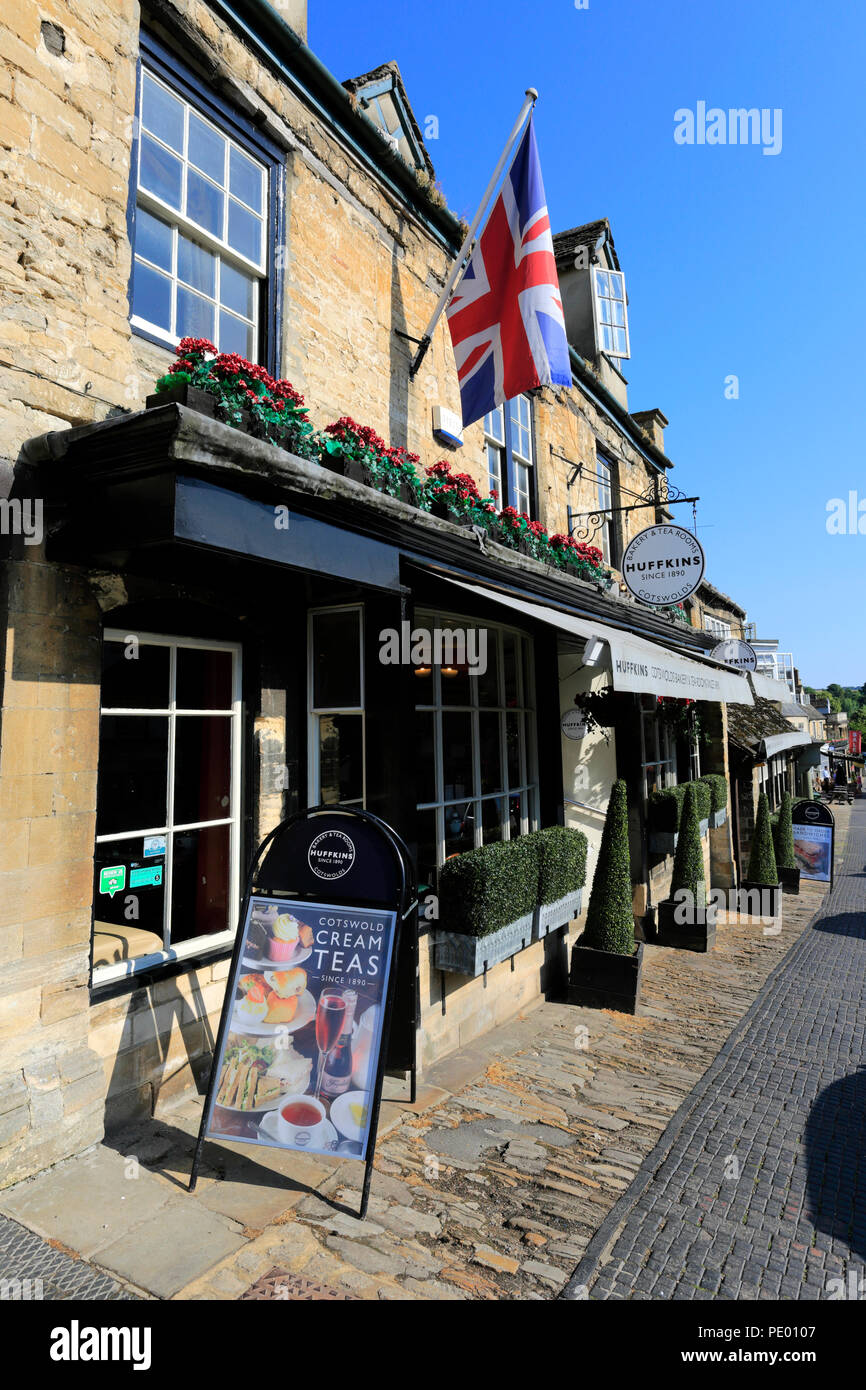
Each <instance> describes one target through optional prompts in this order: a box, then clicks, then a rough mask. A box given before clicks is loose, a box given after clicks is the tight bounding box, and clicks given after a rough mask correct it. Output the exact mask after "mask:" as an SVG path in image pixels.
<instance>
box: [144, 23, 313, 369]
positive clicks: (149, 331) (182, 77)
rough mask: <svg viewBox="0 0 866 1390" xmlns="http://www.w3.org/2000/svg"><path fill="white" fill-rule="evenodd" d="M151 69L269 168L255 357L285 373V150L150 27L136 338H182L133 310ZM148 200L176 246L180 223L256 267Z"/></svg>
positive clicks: (162, 341)
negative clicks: (150, 323)
mask: <svg viewBox="0 0 866 1390" xmlns="http://www.w3.org/2000/svg"><path fill="white" fill-rule="evenodd" d="M145 68H146V69H148V70H149V71H150V72H151V73H152V74H153V75H154V76H155V77H156V78H158V79H159V81H161V82H163V83H164V84H165V85H166V86H167V87H169V88H170V89H171V91H172V92H173V93H174V94H175V95H176V96H178V97H179V98H180V99H181V100H182V101H184V102H187V103H188V104H189V105H190V106H192V107H193V108H194V109H195V111H196V113H197V114H198V115H200V116H201V117H202V118H203V120H204V121H206V122H208V123H210V124H211V125H214V126H216V127H217V129H218V130H219V132H220V133H221V134H222V135H224V136H226V137H227V138H228V139H229V140H230V141H233V142H234V143H235V144H236V145H238V146H239V147H240V149H241V151H242V152H243V153H244V154H248V155H249V156H250V157H251V158H253V159H254V160H256V161H257V162H258V163H260V164H262V165H264V167H265V172H266V180H267V190H266V203H265V208H264V216H263V229H262V236H263V247H262V250H263V273H261V276H260V278H261V289H260V291H259V306H258V318H257V332H258V341H257V344H256V351H255V353H254V357H253V360H254V361H256V362H258V363H260V364H261V365H262V366H264V367H266V368H267V370H268V371H269V372H270V373H271V375H272V376H279V375H280V343H281V338H282V317H283V311H282V293H283V280H284V268H283V259H284V258H283V257H282V256H280V255H278V254H277V252H278V248H280V247H282V246H283V245H284V242H285V227H286V215H285V165H286V159H285V152H284V151H283V150H281V149H280V147H279V146H278V145H277V144H276V143H275V142H274V141H272V140H271V139H270V138H269V137H268V136H266V135H265V134H264V133H263V132H262V131H260V130H259V129H258V128H257V127H256V126H254V125H253V124H252V122H250V121H247V120H246V119H245V118H244V117H243V116H242V115H241V114H240V112H239V111H237V110H235V109H233V108H232V107H231V106H229V105H227V104H226V103H225V102H224V101H222V100H221V99H220V98H219V97H218V96H217V95H216V94H215V93H214V92H212V91H211V90H210V89H209V88H207V87H206V86H205V85H204V84H203V83H202V82H201V81H199V79H198V78H197V77H196V75H195V74H194V73H193V72H192V71H191V69H189V68H188V67H187V66H186V65H185V64H184V63H182V62H181V61H180V59H178V58H177V57H176V55H175V54H174V53H173V52H172V51H171V50H170V49H169V48H167V47H165V45H164V44H162V43H161V42H160V41H159V40H158V39H156V38H155V37H154V36H153V35H152V34H149V33H148V32H147V31H146V30H142V31H141V35H140V45H139V57H138V62H137V67H136V82H135V115H134V117H133V138H132V147H131V156H130V174H129V190H128V201H127V219H126V220H127V236H128V239H129V244H130V268H129V284H128V297H129V323H130V328H131V330H132V332H133V333H134V334H135V336H136V337H139V338H143V339H144V340H145V341H146V342H150V343H154V344H155V345H156V346H157V347H161V348H163V349H165V350H168V351H171V350H172V348H173V347H174V346H176V343H177V341H178V339H177V338H171V337H169V336H168V335H163V334H161V333H159V332H155V331H153V328H152V327H145V326H142V321H140V320H138V321H137V320H136V319H135V318H134V317H133V313H132V283H133V275H134V273H135V228H136V215H137V210H138V195H139V189H138V166H139V155H140V147H141V131H140V128H139V120H138V113H139V111H140V109H141V89H142V72H143V69H145ZM142 201H143V205H144V206H145V210H146V211H149V212H151V213H152V214H153V215H154V216H161V217H162V219H163V220H168V219H170V220H171V222H172V229H173V230H172V239H173V244H174V245H176V241H177V231H176V230H175V228H178V229H179V230H180V232H181V233H183V234H187V233H188V234H190V235H191V236H192V237H193V238H198V239H199V240H200V241H201V242H202V244H204V245H206V247H208V248H210V247H211V245H213V247H214V249H217V250H218V252H219V254H220V255H221V256H224V259H225V260H226V261H227V262H228V263H229V264H236V265H237V266H238V268H241V269H243V268H246V269H247V270H249V269H251V268H252V262H248V261H247V260H246V258H245V257H244V256H243V255H241V254H240V253H238V252H235V251H232V250H231V248H230V247H226V246H224V245H223V243H222V242H221V241H220V240H219V239H218V238H214V237H213V236H212V235H211V234H208V233H207V231H206V230H202V229H201V228H200V227H198V225H197V224H196V223H194V222H190V221H189V220H188V219H187V218H186V217H185V216H184V215H183V214H182V213H178V212H177V211H176V210H175V209H173V208H170V207H168V206H167V205H163V204H162V202H161V201H160V200H159V198H157V197H156V196H155V195H153V194H150V193H148V192H147V191H146V190H145V191H144V198H143V200H142ZM174 255H175V253H174V252H173V256H174ZM242 355H243V354H242Z"/></svg>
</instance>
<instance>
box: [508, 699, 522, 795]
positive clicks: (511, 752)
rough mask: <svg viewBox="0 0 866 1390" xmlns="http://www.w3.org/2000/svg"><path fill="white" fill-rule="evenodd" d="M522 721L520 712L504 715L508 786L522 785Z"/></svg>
mask: <svg viewBox="0 0 866 1390" xmlns="http://www.w3.org/2000/svg"><path fill="white" fill-rule="evenodd" d="M522 722H523V715H522V714H506V716H505V748H506V757H507V758H508V785H509V787H522V786H523V776H522V774H521V771H520V726H521V724H522Z"/></svg>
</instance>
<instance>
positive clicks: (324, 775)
mask: <svg viewBox="0 0 866 1390" xmlns="http://www.w3.org/2000/svg"><path fill="white" fill-rule="evenodd" d="M319 786H320V799H321V800H322V801H323V802H324V803H325V804H326V805H332V804H333V803H334V802H337V801H360V800H361V799H362V798H363V795H364V760H363V729H362V718H361V715H360V714H323V715H321V716H320V718H319Z"/></svg>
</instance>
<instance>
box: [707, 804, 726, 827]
mask: <svg viewBox="0 0 866 1390" xmlns="http://www.w3.org/2000/svg"><path fill="white" fill-rule="evenodd" d="M727 819H728V808H727V806H725V807H723V809H722V810H721V811H711V812H710V825H711V826H712V828H713V830H718V828H719V826H720V825H724V824H725V821H726V820H727Z"/></svg>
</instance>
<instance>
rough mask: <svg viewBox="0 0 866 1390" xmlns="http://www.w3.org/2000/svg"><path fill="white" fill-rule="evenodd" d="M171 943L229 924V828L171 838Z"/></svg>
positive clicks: (205, 933)
mask: <svg viewBox="0 0 866 1390" xmlns="http://www.w3.org/2000/svg"><path fill="white" fill-rule="evenodd" d="M172 840H173V845H172V851H173V853H172V883H171V941H172V944H173V945H177V943H178V942H180V941H189V940H190V939H191V938H192V937H195V936H209V935H210V934H211V933H212V932H220V931H225V930H226V928H227V927H229V926H231V925H232V924H231V923H230V922H229V915H228V914H229V845H230V843H231V841H230V827H229V826H227V825H214V826H209V827H208V828H207V829H205V830H183V831H180V832H179V833H178V834H176V835H174V836H173V837H172Z"/></svg>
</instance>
